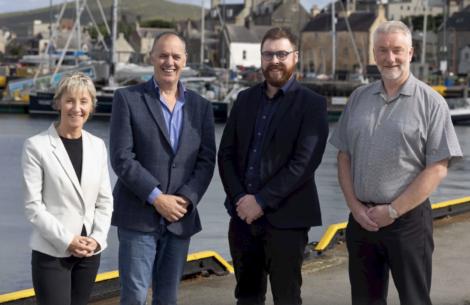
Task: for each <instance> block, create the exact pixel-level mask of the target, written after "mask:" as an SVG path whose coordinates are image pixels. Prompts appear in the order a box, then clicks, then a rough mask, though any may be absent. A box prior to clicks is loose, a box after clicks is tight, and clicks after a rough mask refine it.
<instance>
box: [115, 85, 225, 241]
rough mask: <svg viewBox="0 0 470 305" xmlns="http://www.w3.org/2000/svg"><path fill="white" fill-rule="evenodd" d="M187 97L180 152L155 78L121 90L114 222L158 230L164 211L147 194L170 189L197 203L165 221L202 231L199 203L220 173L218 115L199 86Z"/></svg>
mask: <svg viewBox="0 0 470 305" xmlns="http://www.w3.org/2000/svg"><path fill="white" fill-rule="evenodd" d="M184 98H185V104H184V106H183V126H182V130H181V136H180V140H179V145H178V150H177V152H176V154H175V153H174V152H173V148H172V146H171V144H170V143H171V142H170V138H169V136H168V128H167V126H166V124H165V117H164V116H163V111H162V106H161V104H160V101H159V98H158V94H157V91H156V90H155V87H154V83H153V79H150V80H149V81H148V82H146V83H143V84H139V85H135V86H130V87H127V88H122V89H119V90H117V91H116V92H115V94H114V99H113V112H112V115H111V127H110V129H111V134H110V160H111V166H112V167H113V170H114V172H115V173H116V175H117V176H118V181H117V182H116V185H115V187H114V191H113V196H114V212H113V216H112V221H111V224H112V225H114V226H117V227H122V228H126V229H130V230H136V231H141V232H152V231H154V230H155V229H157V228H158V226H159V223H160V218H161V217H162V216H161V215H160V214H159V213H157V211H156V209H155V207H154V206H153V205H151V204H150V203H148V202H147V198H148V196H149V195H150V193H151V192H152V191H153V189H154V188H155V187H158V188H159V189H160V190H161V191H162V192H163V193H164V194H170V195H177V194H178V195H184V196H186V197H188V198H189V199H190V200H191V202H192V204H190V205H189V206H188V211H187V213H186V214H185V215H184V217H182V218H181V219H179V220H178V221H176V222H171V223H170V222H168V221H166V220H165V224H166V225H167V228H168V230H169V231H170V232H172V233H174V234H175V235H178V236H185V237H188V236H192V235H194V234H196V233H197V232H199V231H201V229H202V228H201V222H200V219H199V214H198V212H197V208H196V206H197V204H198V203H199V201H200V200H201V198H202V196H203V195H204V193H205V192H206V190H207V188H208V186H209V183H210V181H211V179H212V175H213V174H214V167H215V154H216V148H215V132H214V114H213V110H212V105H211V103H210V102H209V101H208V100H206V99H204V98H203V97H201V96H200V95H199V94H197V93H195V92H194V91H191V90H186V93H185V96H184Z"/></svg>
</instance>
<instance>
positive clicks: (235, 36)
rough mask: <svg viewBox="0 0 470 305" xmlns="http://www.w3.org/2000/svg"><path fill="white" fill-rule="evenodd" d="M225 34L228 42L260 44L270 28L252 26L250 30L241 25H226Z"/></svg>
mask: <svg viewBox="0 0 470 305" xmlns="http://www.w3.org/2000/svg"><path fill="white" fill-rule="evenodd" d="M226 27H227V33H228V36H229V40H230V42H246V43H261V40H262V39H263V36H264V34H266V32H267V31H268V30H269V29H270V28H271V27H269V26H254V27H253V28H252V29H251V30H250V29H248V28H246V27H244V26H241V25H229V24H227V26H226Z"/></svg>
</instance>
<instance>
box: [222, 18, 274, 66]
mask: <svg viewBox="0 0 470 305" xmlns="http://www.w3.org/2000/svg"><path fill="white" fill-rule="evenodd" d="M270 28H271V27H269V26H251V27H249V28H248V27H245V26H239V25H226V30H227V36H228V40H229V46H228V48H227V46H226V41H225V39H221V43H222V44H224V47H225V48H227V49H228V51H226V52H225V59H226V61H227V67H228V68H229V69H232V70H233V69H235V68H236V67H237V66H244V67H250V66H254V67H261V55H260V52H261V40H262V39H263V36H264V34H266V32H267V31H268V30H269V29H270Z"/></svg>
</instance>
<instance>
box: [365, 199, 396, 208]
mask: <svg viewBox="0 0 470 305" xmlns="http://www.w3.org/2000/svg"><path fill="white" fill-rule="evenodd" d="M359 202H360V203H362V204H363V205H365V206H367V207H368V208H372V207H375V206H378V205H389V204H390V203H376V202H364V201H360V200H359Z"/></svg>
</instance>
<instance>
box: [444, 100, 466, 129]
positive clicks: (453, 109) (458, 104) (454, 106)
mask: <svg viewBox="0 0 470 305" xmlns="http://www.w3.org/2000/svg"><path fill="white" fill-rule="evenodd" d="M446 102H447V104H448V105H449V112H450V116H451V117H452V122H454V123H455V122H462V121H470V98H464V97H459V98H446Z"/></svg>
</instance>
